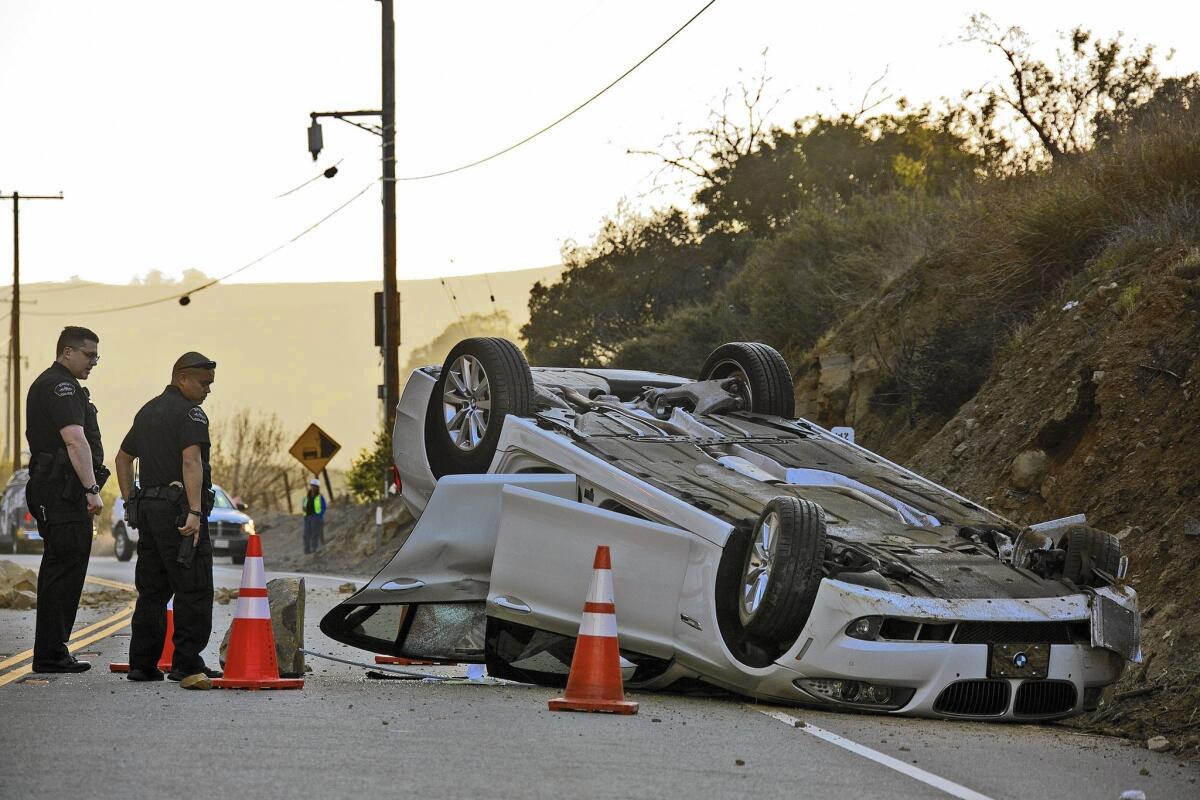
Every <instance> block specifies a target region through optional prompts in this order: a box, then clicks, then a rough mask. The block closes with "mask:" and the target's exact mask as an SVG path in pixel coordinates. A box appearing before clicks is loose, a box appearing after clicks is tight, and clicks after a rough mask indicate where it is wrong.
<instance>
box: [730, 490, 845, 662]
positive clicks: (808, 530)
mask: <svg viewBox="0 0 1200 800" xmlns="http://www.w3.org/2000/svg"><path fill="white" fill-rule="evenodd" d="M824 557H825V512H824V510H822V508H821V507H820V506H819V505H817V504H816V503H814V502H812V501H811V500H801V499H799V498H797V497H791V496H782V497H776V498H774V499H773V500H771V502H769V503H767V506H766V508H764V509H763V511H762V513H761V514H760V515H759V517H758V520H757V521H756V522H755V524H754V530H753V531H752V532H751V534H750V541H749V544H748V546H747V547H746V555H745V558H744V559H743V561H742V577H741V580H739V581H738V582H737V584H736V586H737V591H738V596H737V614H738V621H739V623H740V624H741V627H742V630H743V631H744V632H745V633H746V635H747V636H749V637H752V638H754V639H759V640H763V641H766V642H770V643H772V644H774V645H783V646H786V645H789V644H790V643H791V642H792V641H794V640H795V638H796V637H797V636H798V635H799V634H800V630H801V629H802V628H803V627H804V623H805V622H806V621H807V620H808V615H809V613H810V612H811V611H812V607H813V602H814V601H815V600H816V596H817V588H818V587H819V586H820V585H821V578H822V577H823V575H824V573H823V571H822V568H821V567H822V563H823V561H824Z"/></svg>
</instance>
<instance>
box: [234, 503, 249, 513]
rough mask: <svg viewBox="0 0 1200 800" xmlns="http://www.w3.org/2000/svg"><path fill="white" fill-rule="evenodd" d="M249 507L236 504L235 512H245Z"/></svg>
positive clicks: (243, 504)
mask: <svg viewBox="0 0 1200 800" xmlns="http://www.w3.org/2000/svg"><path fill="white" fill-rule="evenodd" d="M249 507H250V506H248V505H246V504H245V503H238V504H237V510H238V511H245V510H246V509H247V508H249Z"/></svg>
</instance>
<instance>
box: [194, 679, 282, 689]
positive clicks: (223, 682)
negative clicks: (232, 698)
mask: <svg viewBox="0 0 1200 800" xmlns="http://www.w3.org/2000/svg"><path fill="white" fill-rule="evenodd" d="M212 685H213V688H214V689H303V688H304V679H303V678H261V679H257V680H256V679H253V678H250V679H246V680H238V679H236V678H214V679H213V682H212Z"/></svg>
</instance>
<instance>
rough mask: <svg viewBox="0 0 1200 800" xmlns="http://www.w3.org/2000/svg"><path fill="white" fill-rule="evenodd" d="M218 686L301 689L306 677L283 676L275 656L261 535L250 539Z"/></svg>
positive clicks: (223, 687) (247, 542)
mask: <svg viewBox="0 0 1200 800" xmlns="http://www.w3.org/2000/svg"><path fill="white" fill-rule="evenodd" d="M212 685H213V688H215V689H301V688H303V687H304V679H303V678H280V677H279V662H278V661H276V659H275V633H274V632H273V631H272V629H271V606H270V604H269V603H268V602H267V575H266V571H265V570H264V569H263V558H262V543H261V542H260V541H259V537H258V535H257V534H250V536H249V538H248V539H247V541H246V565H245V566H244V567H242V587H241V589H239V590H238V601H237V611H236V612H235V614H234V617H233V633H232V634H231V635H230V637H229V651H228V653H227V654H226V656H225V677H223V678H216V679H215V680H213V682H212Z"/></svg>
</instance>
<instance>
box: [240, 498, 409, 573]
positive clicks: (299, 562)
mask: <svg viewBox="0 0 1200 800" xmlns="http://www.w3.org/2000/svg"><path fill="white" fill-rule="evenodd" d="M375 506H376V504H374V503H372V504H367V505H355V504H353V503H351V502H349V501H348V500H342V501H341V502H335V503H331V504H330V506H329V509H328V510H327V511H326V512H325V544H324V546H322V547H321V548H320V549H319V550H318V551H317V552H316V553H310V554H305V552H304V518H303V517H302V516H300V515H299V514H284V513H281V512H274V511H271V512H263V513H261V514H256V515H255V517H254V524H255V527H256V528H257V529H258V532H259V534H261V535H262V545H263V554H264V555H263V560H264V562H265V564H266V567H267V569H268V570H271V569H276V570H297V571H305V572H330V573H339V574H345V575H348V576H352V577H361V578H369V577H371V576H373V575H374V574H375V573H376V572H378V571H379V569H380V568H382V567H383V566H384V565H385V564H386V563H387V562H388V561H389V560H390V559H391V557H392V556H393V555H395V553H396V551H397V550H398V549H399V548H400V545H401V544H402V543H403V541H404V539H405V538H406V537H407V536H408V533H409V531H411V530H412V526H413V519H412V516H411V515H410V514H409V513H408V510H407V509H405V508H404V506H403V504H402V503H401V502H400V500H399V499H398V498H388V499H387V500H386V501H385V502H384V503H383V526H382V527H381V528H380V530H379V532H378V542H376V535H377V534H376V530H375V528H376V526H375Z"/></svg>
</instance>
